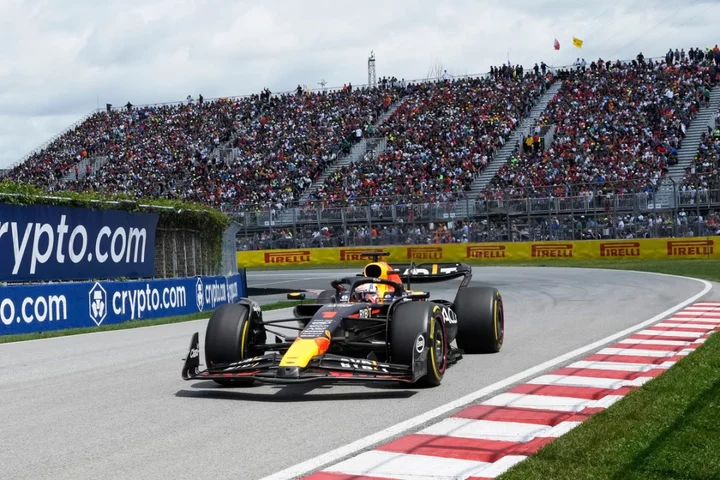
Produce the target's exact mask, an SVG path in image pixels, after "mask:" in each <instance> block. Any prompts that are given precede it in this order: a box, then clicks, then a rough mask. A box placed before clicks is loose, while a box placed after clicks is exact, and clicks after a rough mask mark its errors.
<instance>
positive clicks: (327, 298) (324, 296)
mask: <svg viewBox="0 0 720 480" xmlns="http://www.w3.org/2000/svg"><path fill="white" fill-rule="evenodd" d="M317 303H322V304H326V303H337V302H336V299H335V290H323V291H322V292H320V295H318V297H317Z"/></svg>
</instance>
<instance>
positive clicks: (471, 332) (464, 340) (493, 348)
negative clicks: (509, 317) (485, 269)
mask: <svg viewBox="0 0 720 480" xmlns="http://www.w3.org/2000/svg"><path fill="white" fill-rule="evenodd" d="M454 310H455V314H456V315H457V318H458V334H457V345H458V347H460V348H461V349H462V350H463V351H464V352H465V353H469V354H472V353H497V352H499V351H500V349H501V348H502V346H503V342H504V340H505V310H504V308H503V301H502V295H500V292H499V291H498V289H496V288H492V287H467V288H461V289H460V290H459V291H458V293H457V296H456V297H455V306H454Z"/></svg>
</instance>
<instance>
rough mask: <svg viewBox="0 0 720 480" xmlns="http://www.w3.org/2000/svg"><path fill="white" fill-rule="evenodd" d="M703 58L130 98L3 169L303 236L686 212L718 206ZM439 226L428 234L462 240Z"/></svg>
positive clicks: (717, 99) (711, 61)
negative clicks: (204, 208) (175, 98)
mask: <svg viewBox="0 0 720 480" xmlns="http://www.w3.org/2000/svg"><path fill="white" fill-rule="evenodd" d="M706 52H707V55H697V56H696V55H693V56H692V58H690V57H684V56H683V57H682V58H680V57H677V56H673V55H672V54H670V55H669V56H666V57H661V58H650V59H645V58H643V57H642V56H638V58H636V59H634V60H631V61H625V62H619V61H618V62H604V61H602V60H598V61H595V62H591V63H590V65H589V66H584V65H582V66H581V65H574V66H570V67H564V68H560V69H550V70H549V71H543V72H540V71H539V70H538V69H537V68H536V69H528V70H523V69H522V67H519V66H516V67H512V68H510V67H508V66H507V65H505V66H503V67H500V68H493V69H492V71H491V72H490V73H488V74H484V75H476V76H469V77H458V78H455V79H451V80H447V79H426V80H422V81H412V82H404V81H402V82H398V81H397V80H394V79H393V80H383V81H381V82H379V84H378V86H375V87H372V88H370V87H367V86H361V87H359V88H358V87H353V86H351V85H347V86H345V87H343V88H340V89H335V90H329V91H316V92H310V91H305V90H302V89H298V90H297V91H293V92H287V93H281V94H274V95H273V94H270V93H269V92H263V93H262V94H254V95H249V96H245V97H230V98H225V99H214V100H208V101H202V100H200V99H198V100H192V99H189V100H188V101H186V102H183V103H176V104H167V105H146V106H132V105H126V106H125V107H122V108H116V109H108V110H107V111H98V112H93V113H91V114H90V115H88V116H87V117H86V118H84V119H82V120H81V121H80V122H78V123H77V124H75V125H73V126H72V127H71V128H69V129H68V130H67V131H65V132H63V133H62V134H61V135H59V136H57V137H55V138H54V139H51V141H50V142H48V143H47V144H45V145H43V146H42V148H40V149H38V150H36V151H35V152H33V153H32V154H31V155H29V156H28V157H26V158H25V159H23V161H22V162H20V163H19V164H17V165H14V166H13V167H12V168H11V169H10V170H9V171H8V172H6V176H7V177H9V178H10V179H13V180H18V181H23V182H28V183H32V184H34V185H37V186H40V187H43V188H45V189H48V190H49V191H59V190H74V191H102V192H107V193H123V194H127V195H130V196H135V197H140V196H144V197H156V198H178V199H185V200H194V201H199V202H202V203H205V204H208V205H212V206H215V207H217V208H220V209H222V210H223V211H226V212H228V213H232V214H233V215H235V218H236V219H237V220H238V222H240V223H241V225H242V226H243V228H244V229H245V235H247V236H248V237H251V236H253V237H254V235H255V234H256V233H257V234H258V235H261V234H260V233H259V232H260V231H263V230H269V229H273V231H274V230H275V229H279V230H280V231H282V230H283V229H285V230H288V231H290V230H291V231H293V232H295V235H294V237H293V238H294V240H293V241H294V242H297V241H298V240H297V239H298V238H299V235H300V232H302V231H305V230H304V225H312V227H311V228H310V230H309V232H310V233H308V235H314V237H313V238H316V239H319V240H317V241H320V240H321V239H322V238H330V237H333V234H332V231H333V229H338V231H342V232H344V233H342V237H343V238H346V239H347V238H350V237H352V236H353V235H349V234H348V233H347V232H348V231H349V229H351V228H352V229H356V230H355V231H359V232H365V230H364V229H369V230H368V231H369V232H371V233H370V234H369V235H370V237H369V238H370V241H379V240H372V239H377V238H380V237H382V236H387V235H389V233H387V232H386V230H388V229H386V228H384V227H388V228H389V229H390V230H391V231H392V229H398V228H401V227H402V228H410V227H406V226H407V225H413V227H412V228H411V230H412V229H414V228H416V226H417V228H419V230H412V231H413V232H415V233H414V234H413V235H414V236H415V238H420V236H421V235H424V234H423V233H422V231H423V228H426V229H427V228H430V223H433V222H434V223H438V222H440V224H442V225H443V227H442V228H448V229H452V228H456V227H457V225H463V224H464V225H466V226H467V225H476V226H477V225H485V227H480V230H482V231H484V233H482V234H478V233H477V232H478V231H480V230H477V231H476V233H475V234H472V235H471V233H472V232H470V231H467V232H465V235H466V237H467V238H470V237H473V238H480V237H478V235H480V236H481V237H482V238H490V237H491V236H493V235H494V237H492V238H500V237H502V236H505V237H506V238H515V237H514V236H513V235H514V234H511V231H513V230H514V227H513V225H519V224H517V222H518V221H519V220H518V219H519V218H525V219H526V220H527V221H525V220H524V222H525V223H524V224H529V223H532V222H530V220H532V219H533V218H538V217H542V218H547V221H548V222H549V223H548V232H550V233H548V235H550V236H552V232H551V230H552V229H553V228H554V227H552V225H557V223H555V222H556V220H555V219H553V216H554V215H560V216H562V215H566V216H568V218H572V217H573V216H577V215H585V216H586V217H589V216H595V215H598V216H599V217H598V218H599V219H600V220H603V219H604V218H605V217H604V215H616V216H620V217H624V215H626V214H630V215H632V216H634V217H637V216H638V215H639V214H640V216H642V217H643V218H645V219H647V218H648V216H647V214H648V213H657V212H658V211H660V210H663V211H669V212H670V215H671V217H673V218H676V217H677V216H678V215H679V211H680V210H681V209H682V208H684V207H692V208H694V209H695V212H694V213H693V214H694V215H695V217H697V218H700V217H705V218H707V217H708V216H709V215H710V213H711V207H718V206H720V198H719V196H718V188H720V183H719V182H718V159H717V148H718V147H717V144H716V142H717V141H718V140H717V138H718V137H717V136H716V135H720V133H718V131H717V128H716V123H715V122H716V119H717V118H718V115H719V114H718V112H720V88H718V87H717V86H716V85H717V83H718V81H719V80H720V76H719V70H718V65H719V64H720V52H714V51H712V50H707V51H706ZM696 157H697V158H696ZM701 208H702V209H703V210H702V211H700V209H701ZM495 217H498V218H499V220H498V218H495ZM456 220H463V221H464V222H458V221H456ZM608 221H610V220H608ZM447 222H451V223H452V225H450V224H448V223H447ZM482 222H484V223H482ZM557 222H559V223H561V220H557ZM571 223H572V222H571ZM400 224H402V225H401V227H398V225H400ZM601 224H602V221H601V222H599V223H597V228H599V229H602V227H600V225H601ZM403 225H404V226H403ZM490 225H495V227H493V228H494V229H495V230H494V232H495V233H491V232H490ZM656 226H657V224H653V228H655V227H656ZM324 227H327V228H326V230H323V228H324ZM436 228H438V227H437V225H433V226H432V228H431V230H432V231H433V232H434V233H432V234H429V237H428V238H429V239H430V240H429V241H440V240H439V239H440V238H451V239H453V241H462V239H463V237H462V235H461V236H460V237H457V236H455V235H454V234H448V235H445V234H438V232H437V231H436ZM468 228H469V227H468ZM378 229H379V230H380V232H378V231H377V230H378ZM483 229H484V230H483ZM373 230H375V233H374V234H373V233H372V231H373ZM556 230H561V229H556ZM528 231H532V229H530V230H528ZM619 231H624V230H623V229H620V230H619ZM648 231H654V230H652V229H651V230H648ZM319 232H322V233H319ZM498 232H499V233H498ZM699 232H700V227H698V228H697V229H695V233H699ZM315 233H317V235H315ZM636 233H639V230H638V231H636ZM620 234H621V233H618V235H620ZM269 235H276V232H274V233H272V234H269ZM284 235H285V236H288V235H290V233H288V232H286V233H285V234H284ZM373 235H375V236H373ZM403 235H409V234H408V232H404V233H403ZM473 235H474V236H473ZM543 235H544V234H543ZM573 235H574V234H573ZM411 236H412V235H411ZM335 237H337V235H335ZM335 237H333V238H335ZM521 237H522V236H521ZM358 238H364V237H363V234H360V235H359V237H358ZM403 238H404V237H403ZM408 238H410V237H408ZM423 238H424V237H423ZM523 238H524V237H523Z"/></svg>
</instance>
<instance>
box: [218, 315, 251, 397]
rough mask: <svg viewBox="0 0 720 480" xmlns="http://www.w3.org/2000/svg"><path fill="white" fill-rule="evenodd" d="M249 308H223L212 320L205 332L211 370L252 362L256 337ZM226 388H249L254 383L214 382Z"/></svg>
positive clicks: (238, 381) (241, 380) (240, 380)
mask: <svg viewBox="0 0 720 480" xmlns="http://www.w3.org/2000/svg"><path fill="white" fill-rule="evenodd" d="M250 317H251V316H250V308H249V307H248V306H247V305H244V304H232V303H231V304H226V305H221V306H220V307H218V308H217V309H215V311H214V312H213V314H212V315H211V316H210V320H209V321H208V325H207V329H206V330H205V361H206V363H207V367H208V368H212V367H213V366H215V365H220V364H224V363H233V362H239V361H241V360H245V359H246V358H252V356H253V354H254V353H255V352H254V349H253V345H254V344H255V340H256V338H255V335H256V333H257V332H255V331H254V329H253V325H252V322H251V318H250ZM215 382H216V383H219V384H220V385H225V386H240V385H250V384H252V383H253V380H252V379H232V380H230V379H228V380H215Z"/></svg>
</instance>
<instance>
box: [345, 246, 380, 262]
mask: <svg viewBox="0 0 720 480" xmlns="http://www.w3.org/2000/svg"><path fill="white" fill-rule="evenodd" d="M365 252H368V253H369V252H382V250H380V249H379V248H373V249H367V248H341V249H340V261H341V262H357V261H359V260H367V257H363V255H362V254H363V253H365Z"/></svg>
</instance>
